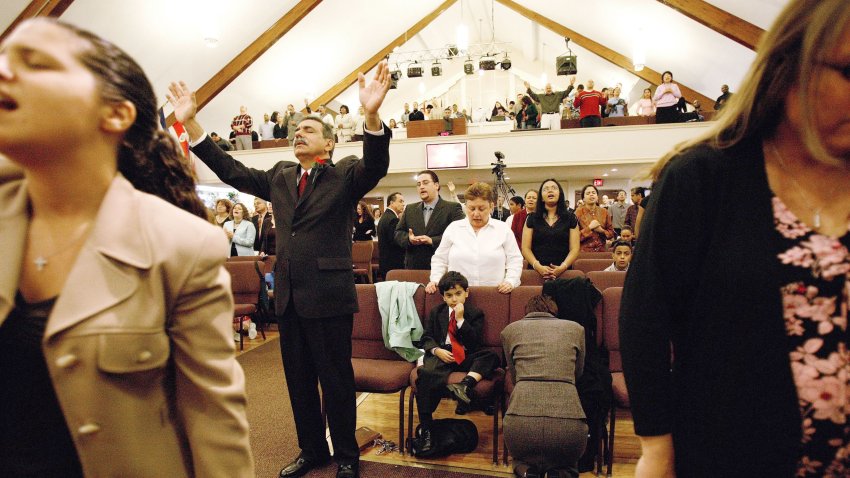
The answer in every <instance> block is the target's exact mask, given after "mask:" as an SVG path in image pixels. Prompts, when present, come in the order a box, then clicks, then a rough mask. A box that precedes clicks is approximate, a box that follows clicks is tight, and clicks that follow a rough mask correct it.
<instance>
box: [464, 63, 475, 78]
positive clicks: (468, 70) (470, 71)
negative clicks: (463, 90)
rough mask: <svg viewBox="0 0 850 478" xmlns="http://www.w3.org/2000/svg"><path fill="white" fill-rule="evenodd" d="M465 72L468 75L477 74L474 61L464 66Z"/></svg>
mask: <svg viewBox="0 0 850 478" xmlns="http://www.w3.org/2000/svg"><path fill="white" fill-rule="evenodd" d="M463 72H464V73H466V74H467V75H471V74H473V73H475V66H473V65H472V60H466V63H464V64H463Z"/></svg>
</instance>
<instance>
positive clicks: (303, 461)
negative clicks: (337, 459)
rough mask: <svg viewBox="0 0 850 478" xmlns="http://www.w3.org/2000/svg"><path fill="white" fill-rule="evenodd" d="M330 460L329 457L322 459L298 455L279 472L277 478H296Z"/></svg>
mask: <svg viewBox="0 0 850 478" xmlns="http://www.w3.org/2000/svg"><path fill="white" fill-rule="evenodd" d="M330 460H331V457H330V456H325V457H322V458H307V457H305V456H304V454H303V453H302V454H300V455H298V458H296V459H295V461H293V462H292V463H290V464H288V465H286V466H284V467H283V469H282V470H280V475H278V476H279V478H298V477H299V476H304V475H306V474H307V473H309V472H310V470H312V469H313V468H316V467H319V466H322V465H324V464H326V463H327V462H329V461H330Z"/></svg>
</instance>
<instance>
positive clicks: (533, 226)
mask: <svg viewBox="0 0 850 478" xmlns="http://www.w3.org/2000/svg"><path fill="white" fill-rule="evenodd" d="M526 197H528V195H526ZM537 197H538V200H537V202H538V203H539V204H537V205H536V208H535V211H534V213H531V212H529V213H528V218H527V219H526V221H525V228H523V230H522V255H523V257H525V260H526V261H527V262H528V266H529V268H530V269H534V270H535V271H537V273H538V274H540V275H541V276H543V279H544V280H548V279H557V278H558V276H559V275H561V274H562V273H563V272H564V271H565V270H567V269H569V268H570V266H571V265H573V262H575V260H576V259H578V251H579V230H578V221H577V220H576V217H575V215H574V214H573V213H572V212H570V210H569V209H567V205H566V203H565V202H564V189H563V188H562V187H561V184H560V183H559V182H558V181H556V180H555V179H547V180H545V181H543V182H542V183H540V190H539V191H538V193H537Z"/></svg>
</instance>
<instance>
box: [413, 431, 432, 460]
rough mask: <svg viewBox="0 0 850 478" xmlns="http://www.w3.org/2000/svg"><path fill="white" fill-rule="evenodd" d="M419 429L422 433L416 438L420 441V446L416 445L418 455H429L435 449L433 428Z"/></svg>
mask: <svg viewBox="0 0 850 478" xmlns="http://www.w3.org/2000/svg"><path fill="white" fill-rule="evenodd" d="M419 430H420V431H421V435H420V436H419V438H417V439H416V440H417V441H418V443H417V444H418V446H417V447H414V448H415V452H416V456H427V455H428V454H429V453H431V451H433V450H434V441H433V439H432V438H431V428H430V427H420V428H419Z"/></svg>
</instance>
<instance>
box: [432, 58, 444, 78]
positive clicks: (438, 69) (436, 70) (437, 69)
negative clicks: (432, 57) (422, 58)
mask: <svg viewBox="0 0 850 478" xmlns="http://www.w3.org/2000/svg"><path fill="white" fill-rule="evenodd" d="M442 74H443V67H442V66H441V65H440V62H439V61H435V62H434V63H432V64H431V76H442Z"/></svg>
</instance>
